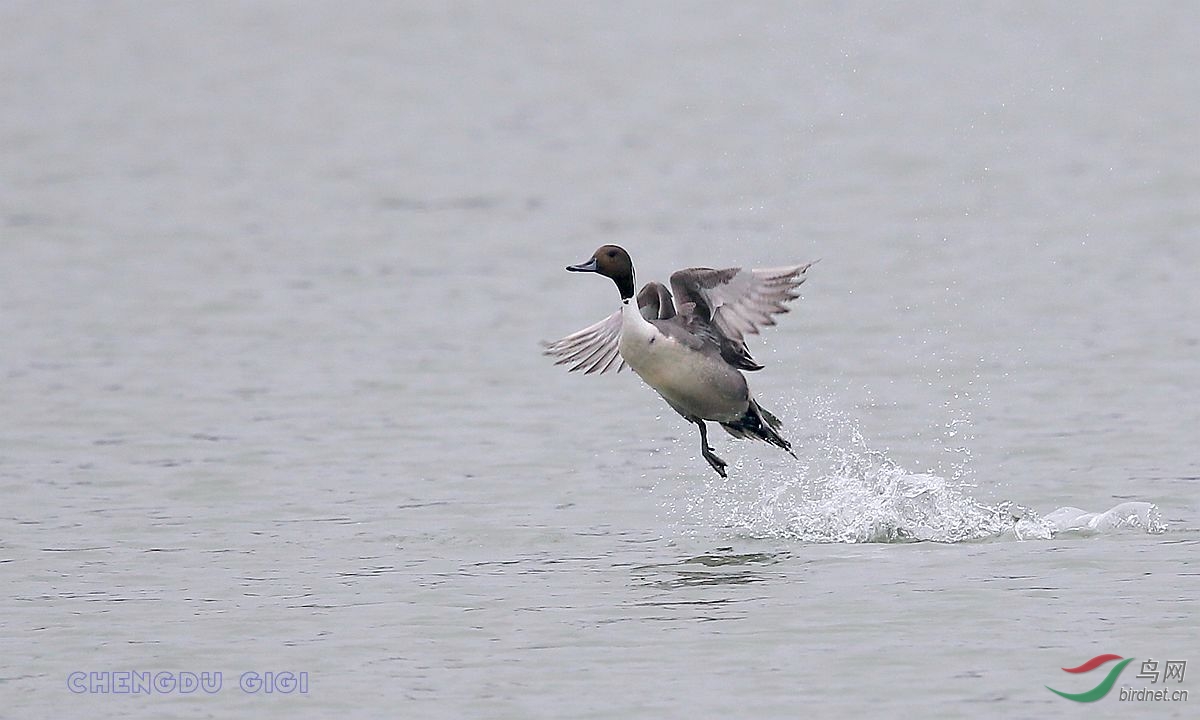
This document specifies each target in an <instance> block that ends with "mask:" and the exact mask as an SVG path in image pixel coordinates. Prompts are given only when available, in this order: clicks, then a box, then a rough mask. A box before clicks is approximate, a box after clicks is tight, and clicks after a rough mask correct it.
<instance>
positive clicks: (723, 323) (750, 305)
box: [671, 263, 812, 343]
mask: <svg viewBox="0 0 1200 720" xmlns="http://www.w3.org/2000/svg"><path fill="white" fill-rule="evenodd" d="M810 267H812V263H808V264H807V265H791V266H788V267H778V268H764V269H756V270H743V269H741V268H727V269H725V270H713V269H711V268H688V269H686V270H680V271H678V272H676V273H675V274H673V275H671V289H672V290H674V291H675V302H676V306H677V307H683V305H684V303H694V304H695V309H694V310H693V312H694V313H695V314H696V315H698V316H700V317H701V318H703V319H705V320H707V321H709V322H711V323H712V324H713V325H714V326H715V327H716V328H717V330H719V331H720V332H721V334H723V335H724V336H725V337H727V338H729V339H730V340H732V341H733V342H735V343H741V342H742V340H743V338H744V337H745V335H746V334H748V333H755V334H757V333H758V332H759V330H761V329H762V328H763V327H766V326H769V325H774V324H775V319H774V318H773V317H772V316H774V315H778V314H780V313H785V312H787V311H788V309H787V307H786V306H785V305H784V303H786V302H788V301H789V300H795V299H796V298H798V297H800V294H799V293H798V292H796V288H798V287H800V285H801V284H802V283H803V282H804V281H805V280H806V279H807V278H806V277H805V273H806V272H807V271H808V269H809V268H810Z"/></svg>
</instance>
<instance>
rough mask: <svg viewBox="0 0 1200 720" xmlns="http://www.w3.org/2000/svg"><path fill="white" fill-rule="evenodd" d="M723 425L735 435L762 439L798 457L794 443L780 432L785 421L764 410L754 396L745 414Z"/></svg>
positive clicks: (722, 425)
mask: <svg viewBox="0 0 1200 720" xmlns="http://www.w3.org/2000/svg"><path fill="white" fill-rule="evenodd" d="M721 427H723V428H725V432H727V433H729V434H730V435H732V436H734V437H737V438H748V439H750V440H762V441H763V442H768V443H771V444H772V445H774V446H775V447H778V448H783V450H784V451H786V452H787V454H788V455H791V456H792V457H796V453H794V452H792V444H791V443H790V442H788V441H787V440H786V439H785V438H784V437H783V436H782V435H780V434H779V429H780V428H782V427H783V423H781V422H779V418H777V417H775V416H774V415H772V414H771V413H769V412H767V411H766V410H763V409H762V407H761V406H760V405H759V404H758V402H757V401H755V399H754V398H750V407H749V408H747V409H746V414H745V415H743V416H741V417H740V418H738V419H737V420H736V421H734V422H731V423H721Z"/></svg>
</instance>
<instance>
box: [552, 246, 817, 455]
mask: <svg viewBox="0 0 1200 720" xmlns="http://www.w3.org/2000/svg"><path fill="white" fill-rule="evenodd" d="M810 266H811V263H809V264H807V265H795V266H790V267H782V268H773V269H766V270H742V269H739V268H728V269H724V270H713V269H711V268H689V269H686V270H680V271H678V272H676V273H674V274H672V275H671V290H670V291H668V290H667V288H666V287H665V286H664V285H662V284H661V283H657V282H651V283H647V284H646V285H645V286H644V287H642V289H641V291H640V292H639V293H638V294H637V299H636V301H635V300H634V299H633V297H632V295H633V287H634V284H633V264H632V262H631V261H630V260H629V257H628V254H627V253H625V251H624V250H623V249H621V248H619V247H617V246H613V245H606V246H604V247H602V248H600V249H599V250H597V251H596V253H595V254H594V255H593V257H592V259H591V260H590V261H589V262H588V263H585V264H581V265H578V266H571V267H569V268H568V269H569V270H575V271H580V272H584V271H586V272H598V273H600V274H603V275H607V276H608V277H610V278H612V279H613V280H614V282H616V283H617V287H618V288H619V289H621V292H622V305H621V309H620V310H618V311H617V312H614V313H613V314H612V315H610V316H608V317H607V318H605V319H604V320H601V321H600V322H598V323H596V324H594V325H591V326H589V327H586V328H584V329H582V330H580V331H578V332H576V333H573V334H571V335H568V336H567V337H565V338H563V339H561V340H558V341H556V342H553V343H548V344H547V345H546V354H548V355H552V356H554V357H556V358H558V359H557V361H556V364H567V363H570V364H571V368H570V369H571V370H572V371H575V370H584V371H585V372H586V373H589V374H590V373H595V372H600V373H603V372H606V371H608V370H611V369H616V370H617V371H620V370H622V369H624V367H625V366H626V365H628V366H629V367H630V368H632V369H633V371H634V372H635V373H637V374H638V376H640V377H641V378H642V380H644V381H645V382H646V384H647V385H649V386H650V387H652V388H654V390H655V391H656V392H658V394H659V395H661V396H662V397H663V399H664V400H666V401H667V404H668V405H670V406H671V407H672V408H673V409H674V410H675V411H676V412H678V413H679V414H680V415H682V416H683V417H684V418H686V419H687V420H688V421H690V422H693V423H696V424H697V425H698V426H699V427H700V434H701V440H702V446H703V450H704V457H705V459H706V460H708V462H709V464H710V465H712V467H713V469H715V470H716V471H717V472H718V473H720V474H721V475H725V470H724V468H725V463H724V461H722V460H721V459H720V458H717V457H716V456H715V455H714V454H713V453H712V450H711V448H710V447H709V446H708V440H707V434H706V431H705V426H704V421H706V420H712V421H716V422H718V423H721V425H722V427H724V428H725V430H726V431H728V432H729V433H730V434H732V435H734V436H735V437H748V438H757V439H760V440H764V441H766V442H769V443H771V444H773V445H776V446H778V447H780V448H782V449H784V450H786V451H788V452H789V453H790V452H791V446H790V444H789V443H788V442H787V441H786V440H785V439H784V438H783V437H782V436H780V435H779V433H778V430H779V428H780V426H781V424H780V422H779V420H778V419H777V418H775V416H773V415H771V413H768V412H766V411H765V410H763V409H762V408H761V407H759V405H758V403H757V402H755V401H754V398H753V397H752V396H751V394H750V390H749V387H748V386H747V384H746V378H745V376H743V375H742V372H741V371H742V370H759V369H761V368H762V365H760V364H758V363H757V362H755V360H754V358H752V357H751V356H750V353H749V351H748V350H747V349H746V344H745V335H746V334H748V333H757V332H758V331H759V329H760V328H761V327H764V326H769V325H774V324H775V321H774V319H773V317H772V316H773V315H775V314H778V313H783V312H787V308H786V307H785V305H784V303H786V302H787V301H789V300H792V299H795V298H796V297H798V293H797V292H796V288H797V287H799V286H800V284H801V283H803V282H804V280H805V279H806V278H805V272H806V271H807V270H808V268H809V267H810Z"/></svg>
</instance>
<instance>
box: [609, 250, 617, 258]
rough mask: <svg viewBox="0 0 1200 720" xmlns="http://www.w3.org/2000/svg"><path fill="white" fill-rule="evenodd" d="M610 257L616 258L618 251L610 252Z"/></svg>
mask: <svg viewBox="0 0 1200 720" xmlns="http://www.w3.org/2000/svg"><path fill="white" fill-rule="evenodd" d="M608 256H609V257H610V258H615V257H616V256H617V251H616V250H609V251H608Z"/></svg>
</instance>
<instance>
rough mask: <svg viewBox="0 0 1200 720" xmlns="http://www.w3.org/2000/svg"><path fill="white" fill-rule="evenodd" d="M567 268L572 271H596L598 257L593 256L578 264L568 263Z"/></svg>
mask: <svg viewBox="0 0 1200 720" xmlns="http://www.w3.org/2000/svg"><path fill="white" fill-rule="evenodd" d="M567 269H568V270H570V271H571V272H596V258H592V259H591V260H588V261H587V262H585V263H579V264H578V265H568V266H567Z"/></svg>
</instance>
